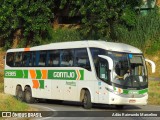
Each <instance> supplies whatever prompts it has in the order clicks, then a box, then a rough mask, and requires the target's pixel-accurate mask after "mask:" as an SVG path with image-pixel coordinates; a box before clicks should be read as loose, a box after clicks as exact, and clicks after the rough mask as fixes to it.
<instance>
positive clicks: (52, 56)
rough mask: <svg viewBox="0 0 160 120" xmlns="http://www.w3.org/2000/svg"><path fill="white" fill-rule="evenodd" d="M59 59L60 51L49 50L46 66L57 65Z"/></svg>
mask: <svg viewBox="0 0 160 120" xmlns="http://www.w3.org/2000/svg"><path fill="white" fill-rule="evenodd" d="M59 61H60V51H59V50H53V51H50V52H49V60H48V66H52V67H58V66H59Z"/></svg>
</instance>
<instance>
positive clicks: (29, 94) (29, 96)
mask: <svg viewBox="0 0 160 120" xmlns="http://www.w3.org/2000/svg"><path fill="white" fill-rule="evenodd" d="M24 97H25V101H26V103H34V101H35V99H34V98H33V97H32V91H31V89H30V88H27V89H26V90H25V92H24Z"/></svg>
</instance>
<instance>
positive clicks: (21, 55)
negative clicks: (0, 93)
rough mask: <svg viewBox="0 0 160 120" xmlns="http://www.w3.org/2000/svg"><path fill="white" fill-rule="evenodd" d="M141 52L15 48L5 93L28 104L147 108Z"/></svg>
mask: <svg viewBox="0 0 160 120" xmlns="http://www.w3.org/2000/svg"><path fill="white" fill-rule="evenodd" d="M146 61H147V62H149V63H151V65H152V68H153V69H152V72H154V71H155V64H154V63H153V62H152V61H150V60H145V58H144V56H143V54H142V52H141V51H140V50H139V49H137V48H135V47H133V46H130V45H127V44H123V43H113V42H105V41H75V42H62V43H52V44H47V45H41V46H36V47H31V48H18V49H10V50H8V51H7V54H6V59H5V73H4V92H5V93H7V94H11V95H14V96H16V97H17V98H18V99H19V100H22V101H26V102H27V103H32V102H34V99H53V100H65V101H80V102H82V103H83V106H84V108H87V109H88V108H91V107H92V103H102V104H109V105H116V106H117V107H122V106H123V105H146V104H147V99H148V75H147V68H146V63H145V62H146Z"/></svg>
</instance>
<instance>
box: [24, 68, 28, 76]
mask: <svg viewBox="0 0 160 120" xmlns="http://www.w3.org/2000/svg"><path fill="white" fill-rule="evenodd" d="M23 73H24V76H23V77H24V78H28V70H23Z"/></svg>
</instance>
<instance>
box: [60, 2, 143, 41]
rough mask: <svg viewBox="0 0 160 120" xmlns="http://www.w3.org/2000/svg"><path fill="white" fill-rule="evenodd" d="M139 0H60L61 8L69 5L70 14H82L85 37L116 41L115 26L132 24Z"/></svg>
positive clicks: (139, 3)
mask: <svg viewBox="0 0 160 120" xmlns="http://www.w3.org/2000/svg"><path fill="white" fill-rule="evenodd" d="M141 2H142V1H141V0H62V1H61V8H64V7H65V6H69V7H70V15H71V16H75V15H78V14H79V15H81V16H82V21H81V22H82V25H81V28H82V33H83V35H84V36H85V38H92V39H101V38H102V39H103V38H111V39H112V40H114V41H116V40H117V38H116V33H115V26H116V25H117V24H122V25H124V26H126V27H127V26H134V24H135V21H134V19H133V18H134V17H135V7H136V6H140V5H141Z"/></svg>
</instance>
